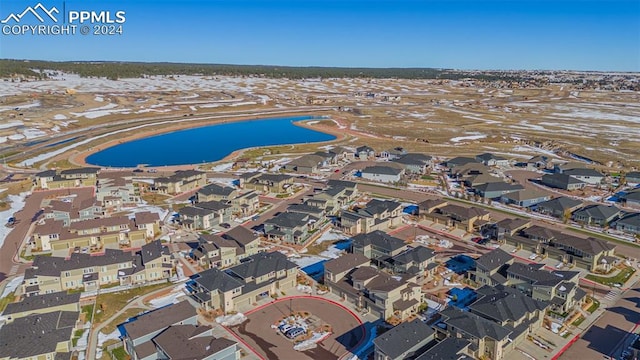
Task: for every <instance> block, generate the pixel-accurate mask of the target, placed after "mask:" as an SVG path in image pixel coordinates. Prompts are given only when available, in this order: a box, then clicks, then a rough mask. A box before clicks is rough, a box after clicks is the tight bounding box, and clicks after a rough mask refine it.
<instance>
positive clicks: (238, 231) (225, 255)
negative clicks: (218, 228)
mask: <svg viewBox="0 0 640 360" xmlns="http://www.w3.org/2000/svg"><path fill="white" fill-rule="evenodd" d="M199 242H200V244H199V245H198V247H197V248H196V249H194V250H193V251H192V252H191V257H192V258H193V259H194V260H196V261H198V263H199V264H200V266H202V267H204V268H206V269H208V268H212V267H216V268H225V267H229V266H233V265H236V264H238V263H239V262H240V260H242V259H244V258H245V257H248V256H251V255H255V254H257V253H258V246H259V244H260V237H259V236H257V235H255V234H254V233H253V231H251V230H249V229H247V228H245V227H242V226H236V227H235V228H233V229H231V230H229V231H228V232H226V233H225V234H222V235H221V236H220V235H210V234H203V235H200V239H199Z"/></svg>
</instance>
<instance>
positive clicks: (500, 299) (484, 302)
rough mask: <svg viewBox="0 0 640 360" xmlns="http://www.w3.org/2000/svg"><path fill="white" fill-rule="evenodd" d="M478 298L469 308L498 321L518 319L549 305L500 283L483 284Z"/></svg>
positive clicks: (478, 291)
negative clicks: (492, 285) (492, 284)
mask: <svg viewBox="0 0 640 360" xmlns="http://www.w3.org/2000/svg"><path fill="white" fill-rule="evenodd" d="M476 292H477V293H478V300H476V301H475V302H474V303H473V304H471V305H469V310H470V311H471V312H473V313H476V314H478V315H480V316H482V317H484V318H487V319H491V320H494V321H497V322H501V323H502V322H505V321H517V320H520V319H522V318H523V317H524V316H525V315H527V314H530V313H532V312H535V311H542V310H544V309H546V308H547V306H548V305H549V304H548V303H546V302H542V301H537V300H534V299H533V298H531V297H529V296H527V295H525V294H523V293H521V292H520V291H519V290H517V289H514V288H511V287H505V286H502V285H498V286H496V287H490V286H487V285H485V286H483V287H481V288H480V289H478V290H477V291H476Z"/></svg>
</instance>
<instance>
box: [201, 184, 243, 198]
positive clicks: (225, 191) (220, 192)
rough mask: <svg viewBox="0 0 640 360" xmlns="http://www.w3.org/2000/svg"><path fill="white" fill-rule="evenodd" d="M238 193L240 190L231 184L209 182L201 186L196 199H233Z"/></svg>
mask: <svg viewBox="0 0 640 360" xmlns="http://www.w3.org/2000/svg"><path fill="white" fill-rule="evenodd" d="M237 195H238V190H237V189H236V188H233V187H231V186H226V185H218V184H215V183H214V184H209V185H207V186H204V187H202V188H200V189H199V190H198V191H197V192H196V199H197V201H198V202H207V201H223V202H226V201H231V199H233V198H235V197H236V196H237Z"/></svg>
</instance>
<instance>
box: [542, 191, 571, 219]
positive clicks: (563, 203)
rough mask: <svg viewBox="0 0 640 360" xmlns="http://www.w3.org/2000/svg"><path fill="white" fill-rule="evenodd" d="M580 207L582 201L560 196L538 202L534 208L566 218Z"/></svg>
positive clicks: (543, 212)
mask: <svg viewBox="0 0 640 360" xmlns="http://www.w3.org/2000/svg"><path fill="white" fill-rule="evenodd" d="M580 207H582V201H580V200H576V199H572V198H570V197H567V196H560V197H557V198H555V199H551V200H547V201H544V202H541V203H539V204H538V205H537V206H536V210H537V211H538V212H540V213H542V214H546V215H551V216H553V217H556V218H559V219H566V218H569V217H571V213H573V212H574V211H576V210H578V209H579V208H580Z"/></svg>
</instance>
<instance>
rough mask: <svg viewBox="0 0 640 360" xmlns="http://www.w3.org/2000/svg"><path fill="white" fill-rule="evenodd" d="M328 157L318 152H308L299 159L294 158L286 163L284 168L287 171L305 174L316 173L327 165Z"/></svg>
mask: <svg viewBox="0 0 640 360" xmlns="http://www.w3.org/2000/svg"><path fill="white" fill-rule="evenodd" d="M327 163H328V162H327V158H326V157H325V156H321V155H318V154H306V155H303V156H301V157H299V158H297V159H293V160H291V161H289V162H288V163H286V164H285V165H284V166H283V167H282V168H283V169H284V170H285V171H291V172H296V173H303V174H315V173H317V172H318V171H319V169H320V168H322V167H324V166H326V165H327Z"/></svg>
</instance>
